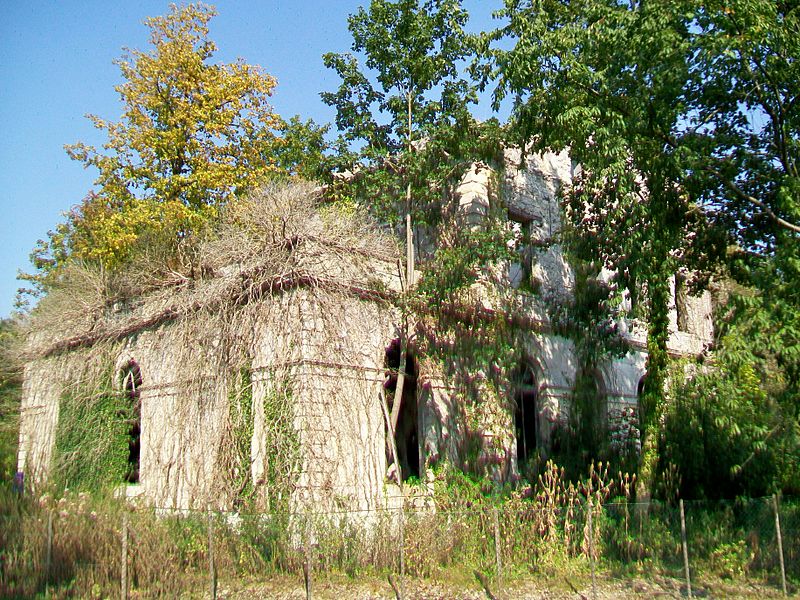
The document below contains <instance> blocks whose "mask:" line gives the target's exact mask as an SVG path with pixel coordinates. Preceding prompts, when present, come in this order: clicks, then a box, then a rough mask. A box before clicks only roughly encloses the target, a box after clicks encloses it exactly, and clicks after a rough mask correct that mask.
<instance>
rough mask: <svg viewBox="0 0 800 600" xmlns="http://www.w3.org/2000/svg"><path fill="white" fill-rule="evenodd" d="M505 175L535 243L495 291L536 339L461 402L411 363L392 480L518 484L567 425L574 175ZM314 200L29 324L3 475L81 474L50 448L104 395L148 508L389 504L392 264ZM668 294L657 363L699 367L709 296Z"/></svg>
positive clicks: (637, 366)
mask: <svg viewBox="0 0 800 600" xmlns="http://www.w3.org/2000/svg"><path fill="white" fill-rule="evenodd" d="M518 160H519V153H517V152H514V151H509V152H508V153H507V166H506V170H505V173H504V179H503V180H502V183H501V185H502V186H503V188H504V189H503V191H502V193H501V194H499V196H500V197H502V198H503V202H504V203H505V209H506V210H507V212H508V217H509V227H513V228H514V229H515V231H516V232H517V233H518V237H519V239H522V240H523V241H529V242H530V243H523V244H521V245H520V250H519V254H520V258H519V261H518V262H515V263H512V264H508V265H506V266H505V269H506V270H505V277H506V278H507V285H508V286H511V287H520V286H523V287H525V285H528V287H530V288H532V289H536V290H537V293H536V295H535V296H532V297H531V300H530V302H528V303H526V306H527V307H528V308H527V309H526V311H527V312H526V313H525V314H519V315H515V317H516V320H517V321H518V322H520V323H523V324H524V323H529V324H536V327H530V328H529V330H527V331H525V332H523V335H522V336H521V338H520V339H522V340H523V341H522V342H521V343H520V346H521V347H519V348H517V350H518V355H519V356H520V361H519V364H518V365H517V368H516V369H515V371H514V373H512V374H511V375H510V381H509V386H508V390H509V391H508V393H507V394H506V395H505V396H503V397H498V395H497V394H490V393H488V392H487V393H486V394H485V395H484V394H483V391H484V388H483V387H482V386H481V385H480V379H481V373H479V372H476V373H474V375H475V378H474V379H475V381H477V382H478V384H477V385H474V386H472V387H471V388H470V390H466V389H465V388H464V386H463V385H461V384H460V383H459V382H457V381H454V380H453V379H452V377H451V376H449V375H447V373H448V369H446V368H444V367H443V365H442V364H440V363H437V362H436V361H433V360H431V359H430V358H429V357H424V356H417V355H416V354H415V351H414V349H413V348H412V351H411V352H410V354H409V360H408V364H407V367H406V377H405V384H404V386H403V398H402V403H401V406H402V410H401V411H400V416H399V421H398V427H397V431H396V435H395V441H396V446H397V450H398V456H399V462H400V465H401V468H402V473H403V476H404V478H407V477H411V476H417V477H421V478H423V479H424V478H425V473H426V469H427V468H428V467H430V466H432V465H434V464H436V463H439V462H442V461H448V462H449V463H451V464H453V465H456V466H458V467H462V468H470V469H475V470H483V472H485V473H487V474H489V475H490V476H492V477H495V478H499V479H503V478H505V479H508V478H513V477H515V476H516V475H517V474H518V473H519V472H520V465H522V464H524V463H526V462H527V461H529V460H531V459H532V458H534V457H535V456H539V455H545V454H546V453H547V449H548V447H549V444H550V436H551V433H552V431H553V429H554V428H555V427H556V426H557V425H558V424H559V423H560V422H563V421H564V420H565V418H566V414H567V413H568V410H569V406H568V400H569V397H570V393H571V390H572V389H573V386H574V384H575V380H576V378H577V377H578V376H579V375H580V374H581V373H579V371H580V367H579V365H578V363H577V360H576V357H575V351H574V347H573V344H572V342H571V341H569V340H567V339H565V338H563V337H559V336H557V335H554V334H553V333H552V332H550V331H549V327H548V316H547V310H546V302H547V301H548V300H549V299H552V298H554V297H558V296H559V295H562V296H563V295H568V294H570V293H571V289H572V286H573V284H574V275H573V272H572V269H571V267H570V265H569V264H568V262H567V260H566V259H565V257H564V254H563V253H562V252H561V250H560V248H559V246H558V245H556V244H548V243H547V241H548V240H549V239H551V238H552V237H553V235H554V234H555V233H556V232H557V231H558V230H559V227H560V223H561V212H560V207H559V204H558V201H557V191H558V189H559V187H560V186H562V185H567V184H569V183H570V181H571V177H572V168H573V167H572V164H571V162H570V160H569V158H568V157H567V156H565V155H545V156H530V157H528V158H527V159H526V165H525V167H526V168H525V169H520V168H518V167H517V166H516V162H515V161H518ZM490 181H491V178H490V172H489V169H488V168H485V167H482V166H480V165H476V166H475V167H474V168H473V169H472V170H471V171H470V172H468V173H467V174H466V175H465V176H464V178H463V180H462V182H461V184H460V186H459V187H458V189H457V190H455V195H454V196H455V201H456V202H458V208H459V211H460V213H461V214H462V215H463V216H465V217H466V220H467V222H473V223H474V222H476V220H479V219H480V218H481V216H482V215H483V214H485V212H486V210H488V208H489V204H490V202H492V201H494V200H493V199H492V198H493V195H492V194H490V189H489V188H490ZM495 196H497V194H495ZM315 198H316V196H315V191H314V190H313V188H311V187H310V186H294V187H290V188H286V189H272V190H267V191H265V192H264V193H262V194H261V195H260V196H257V197H255V198H254V199H253V200H252V201H251V202H250V203H248V204H247V205H246V206H243V207H242V208H240V209H239V212H238V213H237V214H234V215H232V216H230V217H229V218H228V220H227V222H226V225H225V229H224V230H223V232H222V233H221V234H220V235H219V236H218V238H215V239H214V240H212V241H211V242H209V243H208V244H206V245H205V246H204V247H203V249H202V250H201V254H202V260H203V265H204V267H203V271H204V272H203V273H202V274H201V275H199V276H197V277H195V278H193V279H190V278H186V277H181V276H178V275H176V276H175V277H174V279H172V280H160V281H158V282H157V283H154V284H149V285H148V286H143V288H145V287H146V291H144V292H142V293H140V294H137V295H128V296H127V297H126V298H127V299H126V300H117V301H113V302H112V301H110V300H109V298H108V297H107V296H103V295H102V294H100V295H98V296H97V297H93V296H92V295H91V294H92V292H91V289H92V288H91V286H88V285H86V283H85V282H81V281H77V282H74V285H73V287H72V288H71V289H72V292H71V293H73V294H74V295H76V297H79V298H81V301H80V304H75V305H74V306H68V307H67V308H66V309H64V310H65V311H66V314H67V316H66V317H64V318H59V319H53V318H51V319H47V318H45V317H40V318H39V319H38V321H37V320H34V324H33V327H32V332H31V335H30V337H29V347H28V353H29V356H30V360H29V362H28V364H27V366H26V368H25V382H24V387H23V401H22V422H21V432H20V449H19V460H18V469H19V471H21V472H24V474H25V480H26V482H27V485H28V486H37V485H41V484H42V483H44V482H45V481H46V480H47V479H48V477H53V476H54V475H55V474H58V473H67V472H68V473H72V472H75V473H79V472H80V468H81V461H84V460H85V461H86V465H87V466H90V465H93V464H94V463H92V462H91V461H92V460H94V459H93V458H90V457H89V456H88V455H86V457H84V456H83V455H82V454H81V452H87V449H86V448H85V447H80V446H79V447H77V449H76V448H72V447H70V446H69V445H68V444H67V442H66V441H65V440H69V439H75V438H76V437H78V438H79V437H80V435H79V434H80V432H81V431H84V430H85V429H81V427H84V428H85V427H86V423H87V422H88V421H87V417H86V415H90V414H92V412H91V411H92V410H95V407H96V406H99V404H98V403H99V402H100V401H101V400H102V399H104V398H111V399H113V408H112V409H109V410H107V411H106V412H105V413H103V414H105V415H106V417H107V418H106V421H114V422H115V421H116V420H118V421H119V423H118V426H116V425H115V426H114V427H115V428H112V429H113V431H114V432H116V434H115V435H116V437H114V436H111V438H109V440H106V441H104V442H103V443H106V444H107V445H108V448H109V452H111V453H114V452H116V453H117V455H118V456H117V463H115V464H116V465H117V467H116V469H117V470H116V471H114V472H115V473H117V475H115V476H117V477H118V485H119V486H120V489H123V486H124V489H125V491H126V493H127V494H128V495H129V496H138V497H140V498H141V499H142V500H143V501H145V502H147V503H149V504H152V505H155V506H158V507H164V508H188V507H204V506H206V505H207V504H208V503H212V504H213V505H215V506H218V507H220V508H236V507H237V506H238V505H240V504H241V503H242V502H245V501H247V502H255V503H256V504H258V505H259V506H260V507H262V508H264V509H270V508H274V509H278V508H289V507H293V506H303V505H308V504H311V503H313V505H314V506H315V507H316V508H317V509H319V510H326V509H336V508H347V509H351V510H368V509H376V508H380V507H384V506H387V505H394V504H396V503H397V502H398V501H399V488H398V487H397V486H396V485H395V484H394V482H393V480H392V477H393V471H394V469H393V468H392V466H391V464H390V462H391V460H390V454H389V453H388V451H387V448H388V446H389V444H387V427H386V422H385V418H384V414H383V409H382V406H381V404H382V402H383V399H384V398H386V397H387V396H388V398H389V399H390V400H391V399H392V398H393V396H394V395H395V394H394V393H395V388H396V386H397V370H398V368H399V365H400V341H399V340H400V332H401V323H402V318H401V314H400V312H399V311H398V309H397V308H396V307H395V303H394V302H393V299H395V298H396V297H397V295H398V294H399V293H400V290H401V275H400V273H399V265H400V262H399V256H400V252H399V251H398V246H397V243H396V241H395V240H394V239H393V238H392V237H391V236H388V235H387V234H385V233H381V232H380V231H379V230H376V229H375V228H374V227H370V226H369V225H368V224H366V222H365V221H364V220H360V219H359V218H355V219H354V218H352V217H350V216H345V215H341V214H339V213H338V212H337V209H336V208H335V207H325V206H323V207H320V206H319V204H318V202H317V201H316V199H315ZM87 277H88V275H87ZM526 282H527V284H526ZM680 287H681V284H680V279H679V280H678V293H677V294H675V297H676V301H675V303H674V306H673V307H672V310H671V332H672V333H671V337H670V340H669V348H670V350H671V351H672V352H673V353H676V354H686V355H694V354H698V353H701V352H703V351H704V349H705V348H706V347H707V345H708V344H709V342H710V340H711V335H712V330H711V306H710V299H709V297H708V295H707V294H706V295H703V296H700V297H697V298H695V297H691V296H687V295H686V294H683V293H681V290H680ZM76 290H77V291H76ZM54 301H55V300H54ZM45 309H46V307H43V310H42V314H44V315H46V314H47V312H46V310H45ZM60 314H64V313H63V312H62V313H60ZM618 327H619V329H620V331H622V332H623V333H624V335H625V337H626V338H627V339H628V340H629V342H630V344H631V347H632V349H633V350H632V351H631V352H629V353H628V354H627V355H626V356H625V357H623V358H621V359H617V360H614V361H611V362H609V363H608V364H601V365H598V366H597V367H596V368H595V369H594V370H593V371H592V372H591V373H589V374H588V375H589V377H588V379H589V380H591V381H592V382H593V383H592V385H593V386H594V387H593V389H594V393H596V395H597V397H598V402H600V403H601V404H602V407H603V408H602V411H603V414H604V416H605V418H607V419H608V420H609V423H610V425H609V427H610V428H611V429H612V430H613V429H614V427H617V425H614V424H615V423H619V422H621V421H624V420H625V418H632V417H635V412H636V408H637V398H638V394H639V392H640V391H641V389H640V384H641V381H642V379H643V377H644V375H645V360H646V355H645V352H644V340H645V338H644V336H645V328H644V325H643V324H641V323H636V322H634V321H630V320H628V319H626V318H625V315H624V312H623V313H621V314H620V315H619V322H618ZM584 375H586V374H584ZM466 394H473V395H476V396H477V397H475V398H472V399H471V401H470V402H466V401H465V398H466ZM76 407H81V408H80V410H78V408H76ZM76 415H77V417H76ZM65 431H71V432H72V437H69V436H68V435H66V434H65V433H64V432H65ZM612 433H613V432H612ZM617 433H619V432H617ZM98 439H99V438H98ZM119 439H122V440H123V442H122V443H119ZM114 440H117V441H114ZM115 444H116V445H115ZM65 461H66V462H65ZM68 461H71V462H68ZM65 465H68V466H65Z"/></svg>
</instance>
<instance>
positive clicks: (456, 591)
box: [218, 575, 798, 600]
mask: <svg viewBox="0 0 800 600" xmlns="http://www.w3.org/2000/svg"><path fill="white" fill-rule="evenodd" d="M562 579H563V581H552V582H551V581H543V580H530V581H526V580H517V581H513V582H511V583H509V584H508V585H506V586H503V587H502V588H501V589H499V590H498V589H494V588H492V587H491V584H489V585H490V589H489V593H487V592H486V591H485V589H484V588H483V587H482V585H481V583H480V582H479V581H478V579H477V578H475V579H474V581H473V582H472V583H470V582H464V583H461V584H455V583H449V582H438V581H430V580H419V579H406V580H405V582H404V591H405V598H406V599H407V600H411V599H420V600H440V599H441V600H487V599H491V598H495V599H496V600H517V599H523V598H524V599H542V600H545V599H546V600H550V599H553V600H556V599H559V600H560V599H567V598H569V599H575V600H579V599H584V600H595V599H596V600H607V599H610V598H621V599H626V598H686V597H688V595H687V593H686V592H687V590H686V584H685V582H683V581H681V580H677V579H672V578H668V577H660V576H654V577H653V578H652V579H651V580H645V579H641V578H629V579H613V578H608V577H603V578H599V577H598V578H597V580H596V590H595V592H596V593H595V594H593V593H592V585H591V580H586V579H585V578H583V577H581V579H580V580H578V579H577V578H576V579H575V580H574V581H572V580H570V579H571V578H570V577H564V578H562ZM692 592H693V596H694V597H695V598H750V599H759V600H761V599H766V598H783V597H784V596H783V593H782V592H781V589H780V586H777V587H776V586H771V585H765V584H764V583H761V582H759V583H756V582H748V581H741V582H738V581H737V582H733V581H725V580H715V581H703V580H702V579H701V580H699V581H697V582H693V583H692ZM490 593H491V595H490ZM790 596H791V597H798V596H796V595H792V594H790ZM395 597H396V596H395V593H394V591H393V589H392V586H391V585H390V584H389V582H388V580H382V579H379V578H377V577H373V576H369V577H360V578H359V577H356V578H349V577H345V576H341V577H336V576H331V575H328V576H326V577H325V578H324V579H322V580H320V581H314V582H313V583H312V598H314V599H320V600H378V599H381V600H383V599H387V600H394V598H395ZM218 598H220V599H225V600H245V599H251V598H253V599H261V598H270V599H273V598H274V599H280V600H283V599H286V600H289V599H298V600H305V598H306V591H305V587H304V584H303V581H302V579H301V578H300V577H299V576H298V577H294V578H292V577H280V578H271V579H270V580H268V581H263V582H257V583H256V582H253V583H245V582H221V583H220V585H219V587H218Z"/></svg>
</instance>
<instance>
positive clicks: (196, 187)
mask: <svg viewBox="0 0 800 600" xmlns="http://www.w3.org/2000/svg"><path fill="white" fill-rule="evenodd" d="M214 15H215V12H214V10H213V9H212V8H211V7H208V6H205V5H203V4H190V5H187V6H184V7H182V8H179V7H177V6H174V5H173V7H172V9H171V12H170V13H169V14H167V15H166V16H159V17H152V18H148V19H146V20H145V24H146V25H147V27H148V28H149V29H150V44H151V48H150V49H149V50H147V51H142V50H127V53H126V54H125V55H124V56H123V57H122V58H120V59H119V60H117V61H116V64H117V65H118V66H119V68H120V71H121V75H122V79H123V82H122V83H121V84H120V85H118V86H117V87H116V90H117V92H118V93H119V96H120V100H121V103H122V106H123V112H122V116H121V118H120V119H119V121H109V120H106V119H104V118H101V117H99V116H96V115H89V116H88V117H89V119H91V121H92V123H93V124H94V126H95V127H96V128H97V129H99V130H100V131H102V132H104V133H105V135H106V136H107V141H106V142H105V143H104V144H103V146H102V148H96V147H94V146H91V145H87V144H84V143H82V142H79V143H77V144H72V145H69V146H67V147H66V149H67V152H68V154H69V155H70V156H71V157H72V158H73V159H75V160H77V161H79V162H81V163H83V165H84V166H85V167H87V168H88V167H92V168H95V169H97V171H98V177H97V179H96V181H95V186H96V187H95V190H94V191H93V192H91V193H90V194H89V195H87V197H86V198H85V199H84V200H83V201H82V202H81V203H80V204H79V205H78V206H76V207H75V208H73V209H72V210H71V211H70V212H69V213H68V214H67V218H66V221H65V222H64V223H62V224H60V225H59V226H58V227H57V228H56V230H55V231H54V232H51V233H50V237H49V239H48V240H47V241H46V242H40V244H39V246H38V247H37V249H36V250H35V251H34V256H33V260H34V264H35V266H36V267H37V268H38V269H40V270H42V271H43V272H44V274H45V276H46V274H47V273H48V272H49V271H50V270H52V269H54V268H56V269H57V268H58V267H59V266H61V265H63V264H65V263H66V261H67V260H70V259H72V260H89V261H94V262H98V263H100V264H102V265H103V266H105V267H107V268H112V269H113V268H116V267H118V266H119V265H120V264H122V263H124V262H125V261H126V260H127V259H128V258H130V256H131V254H132V253H133V252H134V251H135V247H136V246H137V244H139V243H141V242H142V240H143V239H145V240H152V239H153V238H154V237H155V238H160V239H163V240H167V241H170V240H171V241H172V242H173V243H177V242H178V240H183V239H186V238H187V237H188V236H189V235H190V233H191V232H196V231H197V230H199V229H201V228H202V227H203V225H204V223H206V222H207V221H208V220H209V219H213V218H214V216H215V215H216V214H217V212H218V210H219V208H220V207H222V206H224V205H225V204H226V203H228V202H230V201H231V200H233V199H234V198H236V197H239V196H241V195H242V194H243V193H245V192H246V191H248V190H252V189H253V188H254V187H256V186H258V185H259V184H261V183H263V182H264V180H265V179H266V178H269V177H274V176H277V175H279V174H289V175H294V174H301V175H307V174H308V173H309V171H310V170H312V168H310V167H309V165H311V164H313V163H314V161H315V159H318V158H319V157H320V156H321V151H322V147H323V143H322V133H323V131H324V130H323V129H321V128H318V127H316V126H315V125H314V124H313V123H311V122H306V123H303V122H301V121H300V120H299V119H297V118H295V119H293V120H292V121H290V122H288V123H287V122H285V121H283V120H282V119H281V118H280V117H279V116H278V115H277V114H276V113H275V112H274V111H273V109H272V107H271V105H270V104H269V98H270V96H271V95H272V92H273V89H274V87H275V84H276V82H275V79H274V78H273V77H272V76H270V75H269V74H267V73H266V72H264V70H263V69H262V68H261V67H258V66H254V65H250V64H247V63H245V62H244V61H242V60H241V59H240V60H237V61H236V62H233V63H229V64H217V63H214V62H213V58H214V53H215V51H216V50H217V47H216V44H215V43H214V42H213V41H211V40H210V39H209V37H208V33H209V27H208V24H209V21H210V20H211V19H212V17H213V16H214ZM40 279H41V278H40Z"/></svg>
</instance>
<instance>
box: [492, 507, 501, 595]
mask: <svg viewBox="0 0 800 600" xmlns="http://www.w3.org/2000/svg"><path fill="white" fill-rule="evenodd" d="M492 517H493V520H494V563H495V569H496V571H495V580H496V583H495V585H496V586H497V591H498V592H500V589H501V585H500V578H501V577H502V575H503V563H502V560H501V556H500V519H499V518H498V517H497V507H496V506H494V507H492Z"/></svg>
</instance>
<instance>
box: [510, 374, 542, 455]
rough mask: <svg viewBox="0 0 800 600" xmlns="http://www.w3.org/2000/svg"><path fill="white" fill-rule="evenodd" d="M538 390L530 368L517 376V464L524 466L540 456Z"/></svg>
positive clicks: (515, 424) (515, 411)
mask: <svg viewBox="0 0 800 600" xmlns="http://www.w3.org/2000/svg"><path fill="white" fill-rule="evenodd" d="M538 394H539V391H538V388H537V385H536V377H535V376H534V374H533V370H532V369H531V367H530V366H524V367H523V368H522V369H521V370H520V373H519V375H518V376H517V381H516V386H515V392H514V432H515V434H516V436H517V464H518V465H520V466H522V465H524V464H526V463H527V462H528V461H529V460H530V459H531V458H534V457H535V456H537V454H538V446H539V440H538V437H539V436H538V430H539V409H538V406H537V405H538Z"/></svg>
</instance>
